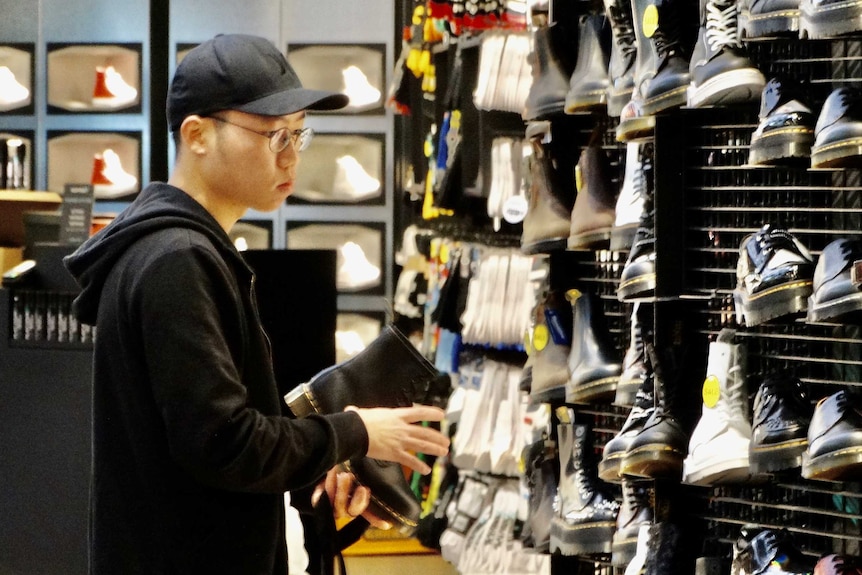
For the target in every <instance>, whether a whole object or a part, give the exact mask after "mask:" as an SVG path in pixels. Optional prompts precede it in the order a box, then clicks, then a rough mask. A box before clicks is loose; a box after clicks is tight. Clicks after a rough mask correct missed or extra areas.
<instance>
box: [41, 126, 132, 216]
mask: <svg viewBox="0 0 862 575" xmlns="http://www.w3.org/2000/svg"><path fill="white" fill-rule="evenodd" d="M72 183H75V184H80V183H85V184H86V183H91V184H93V188H94V190H93V193H94V196H95V198H96V199H97V200H110V199H117V198H128V197H130V196H132V195H134V194H136V193H138V191H140V185H141V134H140V133H138V132H61V131H49V132H48V189H49V190H50V191H55V192H62V191H63V188H64V186H65V185H66V184H72Z"/></svg>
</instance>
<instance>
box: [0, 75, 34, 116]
mask: <svg viewBox="0 0 862 575" xmlns="http://www.w3.org/2000/svg"><path fill="white" fill-rule="evenodd" d="M29 99H30V90H29V89H28V88H27V87H26V86H24V85H23V84H21V83H20V82H19V81H18V80H17V79H16V78H15V74H13V73H12V71H11V70H10V69H9V68H8V67H6V66H0V110H11V109H12V108H18V107H20V106H23V105H26V104H27V102H28V101H29Z"/></svg>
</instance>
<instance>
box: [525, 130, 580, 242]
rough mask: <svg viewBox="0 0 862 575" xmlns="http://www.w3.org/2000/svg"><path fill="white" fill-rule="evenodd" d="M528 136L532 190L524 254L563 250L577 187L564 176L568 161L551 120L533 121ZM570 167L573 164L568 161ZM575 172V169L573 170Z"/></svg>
mask: <svg viewBox="0 0 862 575" xmlns="http://www.w3.org/2000/svg"><path fill="white" fill-rule="evenodd" d="M525 137H526V138H527V139H528V140H529V141H530V145H531V146H532V150H533V155H532V156H531V158H530V189H529V192H528V196H529V199H528V201H529V203H528V207H527V215H526V217H525V218H524V221H523V231H522V233H521V251H522V252H523V253H525V254H538V253H548V252H551V251H555V250H563V249H565V248H566V243H567V241H568V238H569V228H570V226H571V217H572V209H573V208H574V205H575V193H576V192H575V186H574V183H573V182H571V178H567V177H566V176H565V173H564V172H565V168H566V160H565V158H563V157H560V153H558V152H559V151H560V150H559V146H558V145H556V144H555V143H554V142H553V135H552V133H551V123H550V122H532V123H530V124H529V125H528V126H527V130H526V132H525ZM569 168H570V169H571V164H569ZM572 175H574V170H572Z"/></svg>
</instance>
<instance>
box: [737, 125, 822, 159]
mask: <svg viewBox="0 0 862 575" xmlns="http://www.w3.org/2000/svg"><path fill="white" fill-rule="evenodd" d="M813 144H814V129H813V128H808V127H798V126H796V127H789V128H779V129H776V130H771V131H769V132H767V133H765V134H763V135H762V136H760V137H758V138H752V139H751V146H750V147H749V151H748V163H749V164H752V165H755V166H769V165H773V164H776V163H785V162H787V161H792V160H798V161H800V165H801V162H807V161H809V158H810V157H811V146H812V145H813Z"/></svg>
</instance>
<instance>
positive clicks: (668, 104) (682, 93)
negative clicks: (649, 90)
mask: <svg viewBox="0 0 862 575" xmlns="http://www.w3.org/2000/svg"><path fill="white" fill-rule="evenodd" d="M687 93H688V84H683V85H682V86H679V87H677V88H674V89H672V90H668V91H667V92H664V93H663V94H659V95H658V96H653V97H652V98H647V99H646V100H644V103H643V107H642V108H641V111H642V113H643V115H644V116H655V115H656V114H658V113H660V112H664V111H665V110H671V109H674V108H679V107H682V106H685V103H686V99H687V97H686V95H687Z"/></svg>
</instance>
